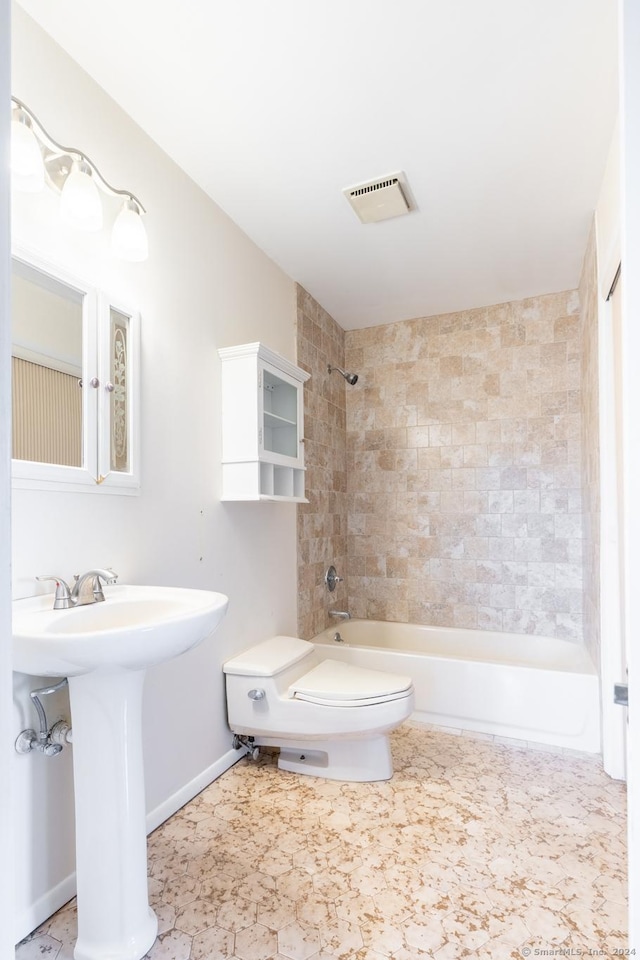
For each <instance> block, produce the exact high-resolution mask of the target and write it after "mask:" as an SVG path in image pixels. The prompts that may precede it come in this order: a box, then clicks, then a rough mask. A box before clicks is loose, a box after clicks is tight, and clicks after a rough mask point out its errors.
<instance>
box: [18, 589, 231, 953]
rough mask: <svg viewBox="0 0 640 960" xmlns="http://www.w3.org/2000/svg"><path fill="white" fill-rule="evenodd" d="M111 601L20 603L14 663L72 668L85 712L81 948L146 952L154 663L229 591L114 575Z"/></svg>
mask: <svg viewBox="0 0 640 960" xmlns="http://www.w3.org/2000/svg"><path fill="white" fill-rule="evenodd" d="M105 597H106V599H105V601H104V602H103V603H95V604H89V605H86V606H79V607H75V608H72V609H70V610H53V609H52V606H53V596H52V595H51V594H48V595H46V596H40V597H31V598H29V599H26V600H15V601H14V603H13V656H14V670H16V671H18V672H20V673H28V674H32V675H34V676H39V677H41V676H44V677H68V678H69V693H70V698H71V719H72V724H73V771H74V781H75V810H76V874H77V888H78V940H77V943H76V947H75V951H74V956H75V958H76V960H140V958H141V957H143V956H144V954H145V953H146V952H147V951H148V950H149V948H150V947H151V946H152V944H153V942H154V940H155V938H156V932H157V928H158V923H157V919H156V917H155V914H154V913H153V911H152V910H151V908H150V907H149V900H148V892H147V846H146V823H145V802H144V774H143V767H142V735H141V705H142V685H143V681H144V674H145V670H146V668H147V667H149V666H151V665H153V664H156V663H160V662H162V661H163V660H168V659H170V658H172V657H177V656H179V655H180V654H182V653H185V652H186V651H187V650H190V649H191V648H192V647H194V646H196V645H197V644H198V643H200V642H201V641H202V640H204V639H205V637H207V636H208V635H209V634H210V633H212V632H213V630H215V628H216V627H217V625H218V624H219V623H220V621H221V620H222V618H223V617H224V614H225V612H226V609H227V604H228V600H227V597H225V596H224V595H223V594H221V593H213V592H211V591H208V590H189V589H182V588H177V587H136V586H120V585H118V586H112V587H108V588H106V589H105Z"/></svg>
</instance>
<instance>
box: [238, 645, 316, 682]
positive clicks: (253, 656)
mask: <svg viewBox="0 0 640 960" xmlns="http://www.w3.org/2000/svg"><path fill="white" fill-rule="evenodd" d="M313 652H314V646H313V644H312V643H309V641H308V640H300V638H299V637H284V636H281V637H271V638H270V639H269V640H265V641H264V642H263V643H258V644H256V646H255V647H251V648H250V649H249V650H245V651H244V653H240V654H238V656H237V657H232V658H231V660H227V661H226V662H225V663H224V664H223V667H222V669H223V670H224V672H225V673H226V674H227V675H228V674H232V675H233V676H239V677H274V676H276V674H278V673H280V672H281V671H282V670H286V669H287V667H291V666H293V665H294V664H296V663H299V662H300V661H301V660H304V659H305V658H306V657H309V656H310V655H311V654H312V653H313ZM305 669H308V666H306V667H305Z"/></svg>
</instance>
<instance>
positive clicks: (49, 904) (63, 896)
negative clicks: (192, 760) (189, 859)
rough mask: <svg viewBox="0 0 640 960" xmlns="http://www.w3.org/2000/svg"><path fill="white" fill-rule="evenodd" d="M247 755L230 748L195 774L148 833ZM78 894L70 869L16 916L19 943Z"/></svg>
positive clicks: (151, 820)
mask: <svg viewBox="0 0 640 960" xmlns="http://www.w3.org/2000/svg"><path fill="white" fill-rule="evenodd" d="M244 755H245V754H244V751H243V750H228V751H227V752H226V753H224V754H223V755H222V756H221V757H220V758H219V759H218V760H216V761H215V763H212V764H211V766H209V767H207V768H206V769H205V770H203V771H202V773H199V774H198V776H197V777H194V778H193V780H190V781H189V783H186V784H185V785H184V786H183V787H181V788H180V790H177V791H176V792H175V793H173V794H172V795H171V796H170V797H168V798H167V799H166V800H163V802H162V803H161V804H159V805H158V806H157V807H155V809H154V810H151V811H150V812H149V813H148V814H147V834H149V833H151V832H152V831H153V830H155V829H156V827H159V826H160V824H161V823H164V821H165V820H168V818H169V817H171V816H173V814H174V813H175V812H176V811H177V810H179V809H180V808H181V807H184V805H185V803H188V802H189V800H193V798H194V797H196V796H197V795H198V794H199V793H201V792H202V791H203V790H204V788H205V787H208V786H209V784H210V783H213V781H214V780H217V779H218V777H220V776H221V775H222V774H223V773H224V772H225V770H228V769H229V767H232V766H233V765H234V763H237V762H238V760H241V759H242V757H244ZM75 895H76V875H75V872H74V873H70V874H69V876H67V877H65V878H64V880H61V881H60V883H58V884H56V886H55V887H52V888H51V889H50V890H47V892H46V893H44V894H43V895H42V896H41V897H40V898H39V899H38V900H36V901H35V903H31V904H29V906H28V907H27V908H26V909H25V910H23V911H22V913H21V914H20V915H19V916H18V917H17V918H16V927H15V942H16V943H19V942H20V941H21V940H23V939H24V938H25V937H26V936H28V935H29V934H30V933H31V931H32V930H35V929H36V927H39V926H40V924H41V923H44V921H45V920H46V919H47V918H48V917H50V916H51V915H52V914H53V913H55V912H56V910H59V909H60V907H62V906H63V905H64V904H65V903H67V902H68V901H69V900H71V898H72V897H75Z"/></svg>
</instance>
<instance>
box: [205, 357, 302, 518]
mask: <svg viewBox="0 0 640 960" xmlns="http://www.w3.org/2000/svg"><path fill="white" fill-rule="evenodd" d="M218 354H219V356H220V359H221V360H222V499H223V500H284V501H290V502H293V503H306V502H307V501H306V499H305V495H304V471H305V467H304V398H303V393H302V388H303V384H304V382H305V381H306V380H308V379H309V374H308V373H307V372H306V371H305V370H301V369H300V368H299V367H296V366H295V364H293V363H291V362H290V361H289V360H286V359H285V358H284V357H281V356H280V355H279V354H277V353H274V351H273V350H270V349H269V348H268V347H265V345H264V344H262V343H245V344H243V345H241V346H237V347H226V348H224V349H221V350H218Z"/></svg>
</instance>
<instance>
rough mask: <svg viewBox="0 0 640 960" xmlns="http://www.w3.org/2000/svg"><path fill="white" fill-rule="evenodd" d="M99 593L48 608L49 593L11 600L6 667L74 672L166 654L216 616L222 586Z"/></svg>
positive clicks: (223, 602) (49, 673)
mask: <svg viewBox="0 0 640 960" xmlns="http://www.w3.org/2000/svg"><path fill="white" fill-rule="evenodd" d="M105 597H106V599H105V601H104V602H103V603H92V604H87V605H86V606H81V607H73V608H72V609H70V610H53V609H52V607H53V595H52V594H47V595H46V596H40V597H29V598H28V599H26V600H15V601H14V603H13V657H14V666H13V668H14V670H17V671H18V672H20V673H28V674H31V675H33V676H44V677H75V676H79V675H80V674H83V673H88V672H89V671H90V670H96V669H97V668H98V667H105V666H116V667H123V668H125V669H128V670H140V669H144V668H145V667H149V666H152V665H153V664H155V663H160V662H161V661H163V660H169V659H170V658H172V657H177V656H179V655H180V654H181V653H185V652H186V651H187V650H190V649H191V648H192V647H194V646H196V645H197V644H198V643H200V642H201V641H202V640H204V638H205V637H206V636H208V635H209V634H210V633H211V632H212V631H213V630H214V629H215V628H216V626H217V625H218V623H219V622H220V620H221V619H222V618H223V616H224V614H225V611H226V609H227V603H228V600H227V598H226V597H225V596H224V594H222V593H214V592H212V591H210V590H190V589H187V588H181V587H137V586H127V585H119V584H118V585H115V586H111V587H105Z"/></svg>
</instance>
